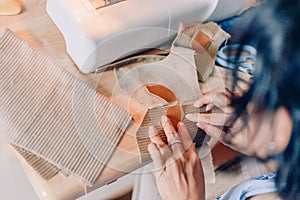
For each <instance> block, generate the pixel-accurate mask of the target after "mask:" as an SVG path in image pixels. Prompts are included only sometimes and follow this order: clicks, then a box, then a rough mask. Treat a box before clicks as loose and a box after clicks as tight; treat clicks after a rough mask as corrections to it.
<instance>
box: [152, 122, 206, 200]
mask: <svg viewBox="0 0 300 200" xmlns="http://www.w3.org/2000/svg"><path fill="white" fill-rule="evenodd" d="M161 123H162V126H163V129H164V132H165V134H166V136H167V139H168V145H167V144H165V143H164V142H163V141H162V139H161V138H160V136H159V134H158V132H157V130H156V129H155V128H154V127H153V126H151V127H150V128H149V135H150V139H151V142H152V143H150V144H149V146H148V150H149V152H150V155H151V158H152V160H153V162H154V167H155V172H154V174H155V177H156V183H157V187H158V190H159V192H160V195H161V197H162V198H163V199H180V200H181V199H197V200H199V199H205V190H204V176H203V171H202V166H201V162H200V159H199V156H198V153H197V152H196V149H195V145H194V144H193V142H192V140H191V138H190V135H189V133H188V130H187V128H186V126H185V125H184V124H183V123H182V122H179V123H178V125H177V129H178V132H177V131H176V129H175V128H174V127H173V125H172V122H171V121H170V119H168V118H167V117H165V116H163V117H162V121H161Z"/></svg>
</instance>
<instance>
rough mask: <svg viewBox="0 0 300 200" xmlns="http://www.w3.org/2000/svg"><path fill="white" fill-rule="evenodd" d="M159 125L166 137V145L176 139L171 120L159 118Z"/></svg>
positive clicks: (163, 117) (164, 117)
mask: <svg viewBox="0 0 300 200" xmlns="http://www.w3.org/2000/svg"><path fill="white" fill-rule="evenodd" d="M161 125H162V127H163V129H164V132H165V134H166V136H167V140H168V143H169V144H170V142H171V141H172V140H174V139H176V138H177V131H176V130H175V128H174V126H173V124H172V122H171V120H170V119H169V118H168V117H167V116H162V117H161Z"/></svg>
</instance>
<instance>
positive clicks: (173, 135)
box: [162, 116, 184, 158]
mask: <svg viewBox="0 0 300 200" xmlns="http://www.w3.org/2000/svg"><path fill="white" fill-rule="evenodd" d="M162 126H163V129H164V132H165V134H166V136H167V139H168V144H169V146H170V147H171V149H172V152H173V155H174V156H175V157H176V158H178V157H180V156H181V155H182V154H183V153H184V148H183V146H182V141H181V139H180V137H179V134H178V133H177V131H176V130H175V128H174V126H173V124H172V122H171V121H170V119H169V118H168V117H166V116H162Z"/></svg>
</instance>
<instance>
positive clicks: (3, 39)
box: [0, 29, 132, 185]
mask: <svg viewBox="0 0 300 200" xmlns="http://www.w3.org/2000/svg"><path fill="white" fill-rule="evenodd" d="M0 63H1V65H0V139H1V140H4V141H6V142H8V143H10V144H13V145H14V146H16V148H17V150H18V151H19V152H21V155H23V156H25V159H26V160H27V161H28V162H29V164H32V166H33V167H34V168H35V169H36V170H37V172H38V173H41V175H42V177H44V178H46V179H48V178H51V177H52V176H53V175H55V174H56V173H57V172H58V170H63V171H64V172H67V173H68V174H71V175H73V176H75V177H77V178H78V179H79V180H81V181H82V182H84V183H85V184H88V185H92V184H93V183H94V182H95V181H96V180H97V179H98V177H99V175H100V173H101V172H102V170H103V169H104V167H105V165H106V164H107V162H108V160H109V158H110V156H111V155H112V153H113V152H114V150H115V148H116V146H117V144H118V142H119V141H120V139H121V137H122V136H123V133H124V132H125V131H126V129H127V127H128V125H129V124H130V123H131V121H132V119H131V116H130V114H129V113H128V112H127V111H125V110H123V109H122V108H121V107H119V106H118V105H116V104H114V103H112V102H111V101H110V100H109V99H108V98H106V97H105V96H103V95H101V94H99V93H98V92H97V90H96V89H94V88H92V87H91V86H89V85H88V84H87V83H85V82H83V81H81V80H78V79H76V78H75V77H73V76H72V75H70V74H69V73H67V72H66V71H63V70H62V69H61V68H59V67H58V66H57V65H56V64H55V63H54V62H53V61H52V60H51V59H50V58H49V57H47V56H46V55H45V54H43V53H42V52H40V51H38V50H36V49H34V48H32V47H31V46H30V45H29V44H28V43H26V42H25V41H23V40H22V39H20V38H19V37H17V36H16V35H15V34H14V33H13V32H12V31H10V30H8V29H5V30H4V31H3V32H2V33H1V34H0ZM31 155H32V156H31ZM45 162H49V164H48V163H45ZM45 169H46V170H45Z"/></svg>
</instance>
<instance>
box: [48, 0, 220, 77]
mask: <svg viewBox="0 0 300 200" xmlns="http://www.w3.org/2000/svg"><path fill="white" fill-rule="evenodd" d="M217 3H218V0H48V1H47V6H46V10H47V13H48V14H49V16H50V17H51V18H52V20H53V21H54V22H55V24H56V25H57V27H58V28H59V30H60V31H61V32H62V34H63V36H64V38H65V41H66V46H67V52H68V53H69V55H70V56H71V58H72V59H73V60H74V62H75V63H76V65H77V66H78V68H79V69H80V70H81V71H82V72H83V73H90V72H93V71H94V70H95V69H96V68H98V67H101V66H104V65H106V64H109V63H111V62H113V61H115V60H117V59H120V58H124V57H125V56H128V55H131V54H133V53H137V52H139V51H142V50H146V49H149V48H155V47H159V46H160V45H162V44H164V43H165V42H167V41H170V40H171V39H173V38H174V37H175V35H176V33H177V30H178V27H179V24H180V22H203V21H205V20H206V19H207V18H208V17H209V16H210V15H211V13H212V12H213V11H214V9H215V7H216V6H217Z"/></svg>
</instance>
